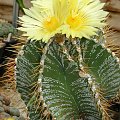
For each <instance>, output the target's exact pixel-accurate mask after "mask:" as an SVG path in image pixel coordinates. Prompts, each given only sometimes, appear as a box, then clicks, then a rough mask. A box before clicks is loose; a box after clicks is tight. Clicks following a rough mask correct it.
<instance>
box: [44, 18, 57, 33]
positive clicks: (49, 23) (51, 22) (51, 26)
mask: <svg viewBox="0 0 120 120" xmlns="http://www.w3.org/2000/svg"><path fill="white" fill-rule="evenodd" d="M43 24H44V27H45V28H46V29H47V31H48V32H53V31H55V30H56V29H57V28H58V27H59V21H58V19H57V18H55V17H51V18H48V19H47V20H45V21H44V23H43Z"/></svg>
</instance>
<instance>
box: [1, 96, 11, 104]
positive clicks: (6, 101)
mask: <svg viewBox="0 0 120 120" xmlns="http://www.w3.org/2000/svg"><path fill="white" fill-rule="evenodd" d="M3 100H4V102H5V105H7V106H8V105H10V99H9V98H8V97H4V98H3Z"/></svg>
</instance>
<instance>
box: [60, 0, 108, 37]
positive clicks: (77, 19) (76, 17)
mask: <svg viewBox="0 0 120 120" xmlns="http://www.w3.org/2000/svg"><path fill="white" fill-rule="evenodd" d="M68 2H69V5H68V6H69V8H68V9H69V12H68V14H67V15H66V20H65V23H64V24H65V25H64V26H63V27H62V33H63V34H66V36H67V37H68V38H69V37H70V36H71V37H72V38H75V37H79V38H82V37H85V38H90V37H91V36H93V35H96V31H97V30H98V29H99V28H101V27H103V25H105V24H104V23H103V22H102V21H103V20H105V17H106V15H107V14H108V13H107V12H105V11H103V10H102V7H103V6H104V4H103V3H101V2H100V1H99V0H68Z"/></svg>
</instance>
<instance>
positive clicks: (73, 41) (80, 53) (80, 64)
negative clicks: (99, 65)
mask: <svg viewBox="0 0 120 120" xmlns="http://www.w3.org/2000/svg"><path fill="white" fill-rule="evenodd" d="M72 44H73V46H75V48H76V51H77V53H78V65H79V75H80V77H87V76H86V75H87V74H86V72H85V70H84V67H83V56H82V52H81V47H80V43H79V44H78V43H77V40H76V39H75V40H74V39H72Z"/></svg>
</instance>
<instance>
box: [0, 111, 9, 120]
mask: <svg viewBox="0 0 120 120" xmlns="http://www.w3.org/2000/svg"><path fill="white" fill-rule="evenodd" d="M9 117H11V116H10V115H9V114H8V113H5V112H2V113H0V120H2V119H3V118H9Z"/></svg>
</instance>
